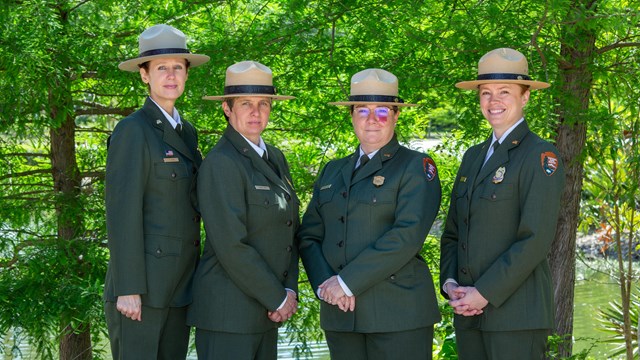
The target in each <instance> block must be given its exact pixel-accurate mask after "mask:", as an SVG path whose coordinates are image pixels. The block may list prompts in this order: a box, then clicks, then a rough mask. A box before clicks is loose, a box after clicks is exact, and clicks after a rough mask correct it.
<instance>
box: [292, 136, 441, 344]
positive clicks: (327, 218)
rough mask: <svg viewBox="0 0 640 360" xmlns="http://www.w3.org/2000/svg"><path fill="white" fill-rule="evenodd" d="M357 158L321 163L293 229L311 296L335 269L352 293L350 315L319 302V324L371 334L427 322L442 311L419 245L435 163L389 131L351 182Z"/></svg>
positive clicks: (428, 217)
mask: <svg viewBox="0 0 640 360" xmlns="http://www.w3.org/2000/svg"><path fill="white" fill-rule="evenodd" d="M357 159H358V152H357V151H356V153H355V154H354V155H351V156H348V157H346V158H343V159H340V160H335V161H331V162H329V163H328V164H327V165H326V166H325V167H324V169H323V170H322V172H321V173H320V175H319V177H318V180H317V181H316V184H315V186H314V189H313V198H312V200H311V203H310V204H309V207H308V208H307V211H306V213H305V215H304V217H303V220H302V226H301V227H300V231H299V233H298V238H299V241H300V255H301V258H302V261H303V264H304V266H305V269H306V271H307V275H308V277H309V280H310V281H311V285H312V286H313V288H314V290H315V291H316V293H317V289H318V286H319V285H320V284H321V283H322V282H324V281H325V280H327V279H328V278H330V277H331V276H333V275H336V274H339V275H340V277H341V278H342V280H343V281H344V282H345V283H346V285H347V286H348V287H349V289H350V290H351V291H352V292H353V294H354V295H355V296H356V309H355V311H354V312H343V311H341V310H340V309H338V307H337V306H332V305H329V304H327V303H325V302H324V301H323V302H321V311H320V320H321V321H320V323H321V326H322V328H323V329H325V330H329V331H350V332H361V333H373V332H395V331H405V330H412V329H417V328H421V327H426V326H430V325H433V324H435V323H437V322H438V321H440V313H439V311H438V304H437V300H436V293H435V289H434V284H433V279H432V277H431V273H430V271H429V268H428V266H427V264H426V263H425V261H424V260H423V259H422V257H421V256H420V250H421V249H422V245H423V243H424V240H425V238H426V236H427V234H428V233H429V229H430V228H431V224H432V223H433V221H434V219H435V217H436V214H437V213H438V208H439V206H440V198H441V189H440V180H439V178H438V175H437V170H436V167H435V163H434V162H433V160H431V158H429V157H427V156H426V155H425V154H422V153H419V152H417V151H413V150H409V149H407V148H405V147H403V146H400V145H399V144H398V141H397V140H396V138H395V136H394V138H393V139H392V140H391V141H390V142H389V143H388V144H387V145H385V146H384V147H383V148H381V149H380V150H379V151H378V152H377V153H376V154H375V156H373V158H372V159H371V160H370V161H369V162H368V163H367V164H366V165H365V166H364V167H363V168H362V169H361V170H359V171H358V172H357V173H356V175H355V177H354V178H353V179H351V174H352V172H353V168H354V166H355V164H356V160H357ZM425 341H430V340H428V339H425Z"/></svg>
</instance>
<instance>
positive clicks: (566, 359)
mask: <svg viewBox="0 0 640 360" xmlns="http://www.w3.org/2000/svg"><path fill="white" fill-rule="evenodd" d="M567 338H570V336H569V335H566V336H561V335H556V334H554V335H552V336H549V338H548V339H547V346H548V348H549V350H548V351H547V358H548V359H550V360H591V359H593V357H591V356H589V353H590V352H591V350H592V349H593V348H594V347H595V346H596V341H595V340H594V339H588V338H584V339H577V341H585V342H587V343H590V344H591V345H590V347H589V348H587V349H585V350H582V351H580V352H579V353H577V354H573V355H571V356H563V355H562V352H561V350H560V348H561V346H563V345H564V344H566V343H567V341H571V339H567Z"/></svg>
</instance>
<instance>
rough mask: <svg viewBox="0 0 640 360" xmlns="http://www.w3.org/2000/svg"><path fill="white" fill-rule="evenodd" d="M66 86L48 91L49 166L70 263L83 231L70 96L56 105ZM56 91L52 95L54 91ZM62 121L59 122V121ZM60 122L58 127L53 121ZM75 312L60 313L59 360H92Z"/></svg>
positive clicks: (86, 332)
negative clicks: (64, 103)
mask: <svg viewBox="0 0 640 360" xmlns="http://www.w3.org/2000/svg"><path fill="white" fill-rule="evenodd" d="M64 91H65V87H63V86H61V87H59V88H56V87H53V88H52V90H50V94H49V98H50V99H51V103H50V116H51V119H52V122H53V126H52V127H51V128H50V131H49V136H50V139H51V168H52V176H53V181H54V191H55V193H56V200H55V201H56V215H57V218H58V242H59V246H60V249H61V250H62V251H65V252H66V253H67V254H66V255H67V256H68V258H69V261H70V263H71V262H74V261H75V262H82V260H81V259H82V257H81V256H80V255H82V250H79V249H81V247H80V246H79V245H80V243H79V235H80V234H81V233H82V226H83V223H82V216H80V215H79V211H81V209H82V206H81V205H82V204H81V200H80V180H81V179H80V171H79V169H78V164H77V162H76V149H75V121H74V116H73V115H72V114H69V113H68V112H67V111H65V110H61V109H71V108H72V107H71V105H70V104H71V103H72V102H71V97H69V98H68V104H69V105H67V106H60V105H58V104H57V101H59V100H57V99H60V93H61V92H62V93H64ZM54 92H55V94H54ZM60 120H61V121H60ZM57 123H59V124H60V125H59V126H56V124H57ZM81 267H82V264H77V266H73V265H72V266H70V269H78V268H81ZM78 317H79V316H77V314H73V313H62V314H61V331H62V332H61V337H60V347H59V349H60V359H61V360H67V359H68V360H72V359H73V360H91V359H92V357H93V354H92V349H91V334H90V332H89V329H90V326H89V324H79V325H76V326H77V327H76V328H74V327H73V325H72V324H74V323H75V321H74V322H72V319H74V318H78Z"/></svg>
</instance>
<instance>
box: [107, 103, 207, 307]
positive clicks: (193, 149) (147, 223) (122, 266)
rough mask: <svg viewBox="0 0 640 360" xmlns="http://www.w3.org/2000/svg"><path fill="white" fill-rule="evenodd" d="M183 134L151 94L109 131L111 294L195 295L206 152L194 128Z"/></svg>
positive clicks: (180, 301)
mask: <svg viewBox="0 0 640 360" xmlns="http://www.w3.org/2000/svg"><path fill="white" fill-rule="evenodd" d="M182 132H183V135H182V138H181V137H180V135H178V133H177V132H176V131H175V130H174V129H173V127H172V126H171V124H170V123H169V121H168V120H167V119H166V117H165V116H164V114H162V112H161V111H160V109H159V108H158V107H157V105H155V104H154V103H153V101H151V99H148V98H147V101H146V102H145V104H144V106H143V107H142V109H140V110H138V111H136V112H135V113H133V114H131V115H130V116H128V117H126V118H125V119H123V120H122V121H120V122H119V123H118V125H117V126H116V127H115V129H114V130H113V134H112V135H111V138H110V145H109V147H108V152H107V170H106V180H105V193H106V211H107V235H108V239H109V252H110V259H109V269H108V271H107V277H106V283H105V290H104V298H105V300H106V301H116V298H117V296H120V295H132V294H141V295H142V304H143V305H144V306H150V307H155V308H164V307H168V306H173V307H181V306H186V305H188V304H189V303H190V302H191V279H192V276H193V272H194V270H195V267H196V262H197V258H198V254H199V251H200V216H199V214H198V211H197V210H196V209H197V204H196V202H195V200H196V197H195V194H196V193H195V191H196V188H195V186H196V185H195V179H196V173H197V169H198V166H200V163H201V162H202V157H201V155H200V153H199V151H198V150H197V143H198V139H197V135H196V130H195V128H194V127H193V126H192V125H191V124H189V123H188V122H186V121H183V131H182Z"/></svg>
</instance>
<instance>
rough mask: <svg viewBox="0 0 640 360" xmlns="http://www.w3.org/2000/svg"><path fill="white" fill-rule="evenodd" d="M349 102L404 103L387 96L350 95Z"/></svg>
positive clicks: (397, 98) (395, 97)
mask: <svg viewBox="0 0 640 360" xmlns="http://www.w3.org/2000/svg"><path fill="white" fill-rule="evenodd" d="M349 101H364V102H391V103H404V100H402V99H400V98H399V97H397V96H388V95H351V96H349Z"/></svg>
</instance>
